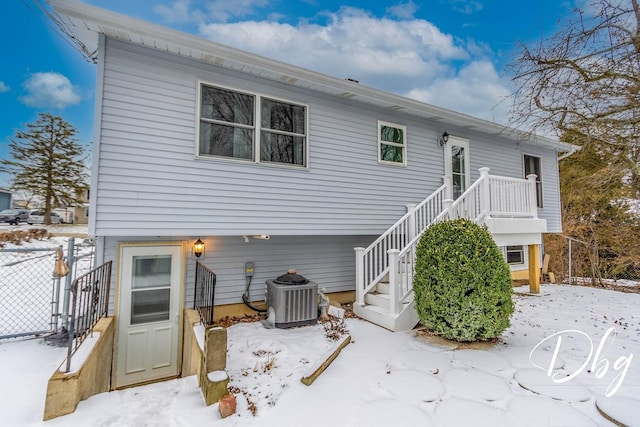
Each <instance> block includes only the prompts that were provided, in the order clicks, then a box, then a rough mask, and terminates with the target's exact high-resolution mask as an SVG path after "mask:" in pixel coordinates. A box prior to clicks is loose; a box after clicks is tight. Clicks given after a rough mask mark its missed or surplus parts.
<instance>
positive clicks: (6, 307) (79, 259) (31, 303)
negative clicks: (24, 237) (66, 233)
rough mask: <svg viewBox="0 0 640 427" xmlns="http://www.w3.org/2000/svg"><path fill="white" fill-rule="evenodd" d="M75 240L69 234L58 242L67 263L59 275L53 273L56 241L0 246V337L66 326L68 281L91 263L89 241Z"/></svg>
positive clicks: (53, 329) (10, 336)
mask: <svg viewBox="0 0 640 427" xmlns="http://www.w3.org/2000/svg"><path fill="white" fill-rule="evenodd" d="M78 243H79V244H76V242H75V239H73V238H69V239H68V242H67V244H66V245H64V244H63V245H61V246H62V249H63V253H64V257H65V260H66V262H67V264H69V267H70V272H69V274H68V275H67V276H66V277H63V278H54V277H53V270H54V266H55V262H56V250H57V248H58V246H59V245H58V244H56V241H48V240H41V241H39V240H35V241H30V242H23V244H21V245H19V246H18V245H10V246H12V247H4V248H0V339H3V338H15V337H20V336H29V335H41V334H47V333H55V332H57V331H58V329H59V328H61V327H63V326H66V325H64V323H65V322H66V321H68V308H67V309H66V308H65V307H68V304H69V297H68V294H69V292H68V289H69V286H70V284H71V281H72V280H73V278H74V277H76V276H77V275H80V274H84V273H86V272H87V271H89V270H90V269H91V266H92V264H93V253H94V251H93V244H92V242H85V241H81V242H78ZM7 246H9V245H7ZM20 246H24V247H20ZM65 246H66V247H65Z"/></svg>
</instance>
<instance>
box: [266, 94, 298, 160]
mask: <svg viewBox="0 0 640 427" xmlns="http://www.w3.org/2000/svg"><path fill="white" fill-rule="evenodd" d="M260 109H261V110H262V111H261V114H260V116H261V121H260V160H261V161H263V162H272V163H273V162H275V163H287V164H291V165H297V166H305V157H306V147H305V146H306V140H307V138H306V119H305V116H306V109H305V107H303V106H301V105H294V104H290V103H286V102H282V101H276V100H274V99H268V98H262V100H261V104H260Z"/></svg>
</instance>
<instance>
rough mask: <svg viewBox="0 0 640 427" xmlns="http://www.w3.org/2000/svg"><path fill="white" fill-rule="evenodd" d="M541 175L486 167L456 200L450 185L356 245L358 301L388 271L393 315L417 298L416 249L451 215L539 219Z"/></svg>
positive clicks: (480, 218) (479, 219)
mask: <svg viewBox="0 0 640 427" xmlns="http://www.w3.org/2000/svg"><path fill="white" fill-rule="evenodd" d="M535 178H536V177H535V175H529V176H527V179H526V180H523V179H517V178H508V177H501V176H492V175H489V168H481V169H480V178H479V179H478V180H477V181H476V182H474V183H473V184H472V185H471V186H470V187H469V188H467V189H466V191H465V192H464V193H463V194H462V195H460V197H458V198H457V199H456V200H455V201H452V200H445V199H444V197H445V194H446V188H447V186H446V185H443V186H442V187H440V188H439V189H438V190H436V192H434V193H433V194H432V195H431V196H429V197H428V198H427V199H425V200H424V201H423V202H422V203H420V204H419V205H418V206H416V207H415V209H410V210H409V212H407V214H406V215H404V216H403V217H402V218H400V220H398V222H396V223H395V224H394V225H393V226H392V227H391V228H390V229H389V230H387V231H386V232H385V233H384V234H383V235H382V236H380V237H379V238H378V239H376V241H375V242H373V243H372V244H371V245H370V246H369V247H368V248H366V249H364V248H356V302H357V303H358V304H360V305H364V296H365V295H366V294H367V292H369V291H371V290H372V289H373V288H374V287H375V286H376V284H377V283H378V282H379V281H380V280H381V279H382V278H383V277H384V276H385V275H386V274H388V275H389V302H390V314H391V315H395V314H398V313H400V311H401V309H402V304H403V303H406V302H409V301H410V300H411V298H412V294H413V273H414V271H415V249H416V246H417V244H418V242H419V241H420V238H421V237H422V234H423V233H424V231H425V230H426V229H427V228H428V227H429V226H430V225H431V224H433V223H434V222H436V221H443V220H445V219H457V218H466V219H470V220H472V221H474V222H477V223H482V222H484V220H485V219H486V218H489V217H492V216H498V217H510V218H537V201H536V182H535Z"/></svg>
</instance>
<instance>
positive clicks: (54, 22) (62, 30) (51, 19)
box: [21, 0, 98, 64]
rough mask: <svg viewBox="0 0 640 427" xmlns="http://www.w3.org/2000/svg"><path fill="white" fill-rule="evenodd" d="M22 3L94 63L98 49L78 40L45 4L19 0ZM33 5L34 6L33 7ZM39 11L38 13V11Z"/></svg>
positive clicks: (87, 59) (35, 0) (36, 0)
mask: <svg viewBox="0 0 640 427" xmlns="http://www.w3.org/2000/svg"><path fill="white" fill-rule="evenodd" d="M21 1H22V3H23V4H24V5H25V6H26V7H27V9H29V10H30V11H31V12H32V13H33V14H34V15H37V16H39V17H40V18H42V17H41V16H40V13H42V14H43V15H44V19H45V23H46V24H47V26H48V27H49V28H51V29H52V30H53V31H54V32H55V33H56V34H57V35H58V36H59V37H60V38H62V40H64V42H65V43H67V44H68V45H69V46H71V47H72V48H73V49H75V50H77V51H78V52H80V54H81V55H82V57H83V58H84V59H85V60H86V61H87V62H91V63H94V64H96V63H97V62H98V49H97V48H96V49H95V50H93V51H90V50H89V49H88V48H87V46H86V45H85V44H84V43H83V42H82V41H80V40H78V39H77V38H76V37H75V36H74V35H73V34H72V33H71V31H69V29H68V28H67V27H66V26H65V24H64V23H63V22H62V20H61V19H60V17H59V16H58V15H57V14H53V13H51V12H50V11H49V10H48V9H47V8H46V7H45V6H43V5H42V4H41V3H40V1H39V0H31V1H29V0H21ZM34 6H35V7H34ZM39 12H40V13H39Z"/></svg>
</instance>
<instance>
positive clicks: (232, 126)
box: [198, 85, 255, 160]
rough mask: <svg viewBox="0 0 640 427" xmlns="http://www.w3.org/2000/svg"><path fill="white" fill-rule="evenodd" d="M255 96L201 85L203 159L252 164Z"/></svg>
mask: <svg viewBox="0 0 640 427" xmlns="http://www.w3.org/2000/svg"><path fill="white" fill-rule="evenodd" d="M254 114H255V96H253V95H248V94H244V93H240V92H235V91H230V90H225V89H220V88H217V87H212V86H205V85H202V87H201V92H200V141H199V145H198V147H199V153H198V154H200V155H209V156H222V157H231V158H236V159H246V160H252V159H253V157H254V155H253V141H254V139H255V138H254V134H255V124H254V122H255V121H254Z"/></svg>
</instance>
